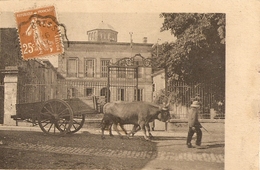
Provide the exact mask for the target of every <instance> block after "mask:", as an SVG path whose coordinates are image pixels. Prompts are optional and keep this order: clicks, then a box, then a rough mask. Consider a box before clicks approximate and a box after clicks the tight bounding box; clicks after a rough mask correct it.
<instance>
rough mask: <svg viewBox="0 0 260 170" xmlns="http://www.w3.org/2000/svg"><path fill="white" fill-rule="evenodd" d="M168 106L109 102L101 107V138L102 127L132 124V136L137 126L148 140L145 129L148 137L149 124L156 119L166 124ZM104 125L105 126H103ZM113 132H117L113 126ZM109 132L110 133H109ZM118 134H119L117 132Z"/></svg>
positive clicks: (168, 114)
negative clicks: (102, 114)
mask: <svg viewBox="0 0 260 170" xmlns="http://www.w3.org/2000/svg"><path fill="white" fill-rule="evenodd" d="M168 105H169V102H168V104H167V105H165V106H164V107H162V106H158V105H155V104H153V103H148V102H111V103H107V104H105V105H104V107H103V112H104V118H103V120H102V122H101V123H102V127H101V130H102V138H103V135H104V127H106V126H110V127H109V128H111V126H112V124H115V125H117V124H119V125H120V126H121V128H122V129H123V130H124V128H123V126H122V125H123V124H133V125H134V127H133V130H132V132H131V133H132V134H133V133H134V132H136V131H137V129H138V126H140V128H141V129H142V131H143V135H144V138H145V139H146V140H149V138H148V137H147V135H146V129H145V127H147V130H148V132H149V135H150V128H149V127H150V126H149V122H152V121H154V120H155V119H158V120H160V121H163V122H166V121H167V120H169V118H170V113H169V110H168ZM104 123H105V124H104ZM114 128H115V130H116V131H117V132H118V129H117V126H114ZM124 131H125V130H124ZM110 132H111V131H110ZM118 133H119V132H118Z"/></svg>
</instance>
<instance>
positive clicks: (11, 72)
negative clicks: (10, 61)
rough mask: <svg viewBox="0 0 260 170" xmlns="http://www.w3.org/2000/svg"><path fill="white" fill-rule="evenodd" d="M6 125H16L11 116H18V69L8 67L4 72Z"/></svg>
mask: <svg viewBox="0 0 260 170" xmlns="http://www.w3.org/2000/svg"><path fill="white" fill-rule="evenodd" d="M4 74H5V77H4V123H3V124H4V125H9V126H13V125H16V121H15V120H13V119H12V118H11V115H16V103H17V81H18V67H17V66H8V67H5V70H4Z"/></svg>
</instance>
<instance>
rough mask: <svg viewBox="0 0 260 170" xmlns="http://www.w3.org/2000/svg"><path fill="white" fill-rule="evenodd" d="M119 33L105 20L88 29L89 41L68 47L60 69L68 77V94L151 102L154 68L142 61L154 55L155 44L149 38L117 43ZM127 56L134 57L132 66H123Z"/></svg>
mask: <svg viewBox="0 0 260 170" xmlns="http://www.w3.org/2000/svg"><path fill="white" fill-rule="evenodd" d="M117 34H118V33H117V31H115V30H114V28H113V27H111V26H110V25H106V24H105V23H103V22H102V23H101V24H100V25H99V27H98V28H97V29H93V30H90V31H87V35H88V40H89V41H84V42H83V41H81V42H80V41H73V42H69V44H70V45H69V47H67V46H65V53H64V54H63V55H60V56H59V59H58V71H59V73H61V75H62V76H63V77H65V79H66V84H67V87H68V89H67V93H68V95H69V96H71V97H88V96H93V95H94V96H98V97H100V98H106V99H108V98H109V101H118V100H122V101H134V100H137V101H152V77H151V74H152V68H151V67H145V66H144V64H143V62H144V60H145V59H147V58H151V49H152V44H149V43H147V39H146V38H145V41H144V42H143V43H133V42H117ZM65 44H66V43H65ZM136 54H138V55H136ZM124 59H129V60H131V62H132V64H131V66H130V67H131V68H130V67H128V66H127V67H125V65H122V62H121V61H123V60H124ZM120 62H121V64H120ZM112 65H113V68H110V67H109V66H112ZM132 68H136V69H132ZM112 70H113V71H112ZM135 71H136V72H135ZM115 82H116V84H115Z"/></svg>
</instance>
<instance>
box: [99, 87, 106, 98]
mask: <svg viewBox="0 0 260 170" xmlns="http://www.w3.org/2000/svg"><path fill="white" fill-rule="evenodd" d="M106 95H107V88H106V87H104V88H102V89H101V90H100V96H106Z"/></svg>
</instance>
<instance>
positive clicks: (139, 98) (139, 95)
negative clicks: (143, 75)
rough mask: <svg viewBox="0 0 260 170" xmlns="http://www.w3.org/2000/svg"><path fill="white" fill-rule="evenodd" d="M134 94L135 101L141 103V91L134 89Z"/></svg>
mask: <svg viewBox="0 0 260 170" xmlns="http://www.w3.org/2000/svg"><path fill="white" fill-rule="evenodd" d="M134 93H135V94H134V100H135V101H143V89H137V90H136V89H135V91H134Z"/></svg>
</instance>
